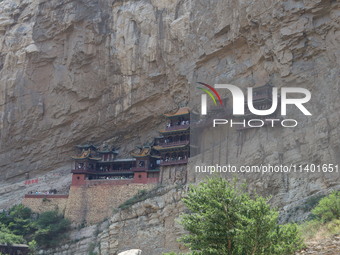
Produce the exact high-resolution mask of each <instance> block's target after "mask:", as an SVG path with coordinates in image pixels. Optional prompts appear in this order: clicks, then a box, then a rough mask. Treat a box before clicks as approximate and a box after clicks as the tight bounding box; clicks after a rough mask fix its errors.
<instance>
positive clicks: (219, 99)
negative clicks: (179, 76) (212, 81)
mask: <svg viewBox="0 0 340 255" xmlns="http://www.w3.org/2000/svg"><path fill="white" fill-rule="evenodd" d="M197 83H198V84H201V85H203V86H205V87H207V88H208V89H210V90H211V91H212V92H213V93H214V94H215V95H216V97H217V99H218V101H219V103H220V105H223V102H222V99H221V97H220V95H219V94H218V92H217V91H216V89H214V88H213V87H212V86H210V85H209V84H206V83H203V82H197ZM197 88H198V89H200V90H203V91H204V92H205V93H207V94H208V95H209V96H210V97H211V99H212V100H213V101H214V104H215V105H217V101H216V98H215V96H214V95H213V93H211V91H209V90H208V89H205V88H200V87H197Z"/></svg>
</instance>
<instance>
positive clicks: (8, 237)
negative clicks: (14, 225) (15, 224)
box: [0, 224, 25, 245]
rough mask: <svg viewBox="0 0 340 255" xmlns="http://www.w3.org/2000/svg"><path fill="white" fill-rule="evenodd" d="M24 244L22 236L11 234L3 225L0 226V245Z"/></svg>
mask: <svg viewBox="0 0 340 255" xmlns="http://www.w3.org/2000/svg"><path fill="white" fill-rule="evenodd" d="M20 243H25V240H24V238H23V237H22V236H20V235H16V234H13V233H12V232H11V230H10V229H8V228H7V227H6V226H5V225H3V224H0V244H7V245H8V244H20Z"/></svg>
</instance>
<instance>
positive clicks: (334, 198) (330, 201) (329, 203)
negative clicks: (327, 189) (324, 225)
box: [312, 191, 340, 222]
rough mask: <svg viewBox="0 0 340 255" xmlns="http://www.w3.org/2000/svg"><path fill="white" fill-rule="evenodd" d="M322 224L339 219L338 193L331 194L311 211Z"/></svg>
mask: <svg viewBox="0 0 340 255" xmlns="http://www.w3.org/2000/svg"><path fill="white" fill-rule="evenodd" d="M312 214H313V215H315V216H317V217H318V219H320V220H321V221H322V222H329V221H331V220H333V219H340V191H338V192H333V193H332V194H330V195H329V196H327V197H324V198H323V199H321V200H320V202H319V204H318V205H317V206H316V207H315V208H314V209H313V210H312Z"/></svg>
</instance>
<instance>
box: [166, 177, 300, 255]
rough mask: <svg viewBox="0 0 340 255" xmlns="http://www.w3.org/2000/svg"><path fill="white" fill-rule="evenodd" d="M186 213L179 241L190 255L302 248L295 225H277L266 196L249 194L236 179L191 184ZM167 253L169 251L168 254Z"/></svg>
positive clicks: (285, 252) (242, 254) (280, 251)
mask: <svg viewBox="0 0 340 255" xmlns="http://www.w3.org/2000/svg"><path fill="white" fill-rule="evenodd" d="M183 202H184V204H185V205H186V207H187V208H188V212H187V213H185V214H183V215H182V218H181V224H182V225H183V227H184V229H185V230H186V231H188V234H186V235H184V236H183V237H182V238H181V239H180V241H181V242H182V243H184V245H186V246H187V247H188V248H190V250H191V253H189V254H193V255H198V254H202V255H221V254H226V255H247V254H252V255H257V254H259V255H260V254H261V255H262V254H271V255H274V254H282V255H288V254H294V252H295V251H296V250H299V249H301V248H302V246H303V243H302V239H301V238H300V235H299V232H298V228H297V225H296V224H286V225H279V224H278V216H279V214H278V212H277V211H275V210H273V209H271V208H270V206H269V204H268V203H267V199H266V198H263V197H260V196H255V197H250V195H249V194H248V193H247V192H245V189H244V188H242V187H237V185H236V182H234V183H230V182H228V181H227V180H225V179H222V178H212V179H208V180H207V181H206V182H204V183H200V184H199V185H197V186H191V187H190V190H189V192H188V195H187V197H185V198H184V199H183ZM170 254H171V253H170Z"/></svg>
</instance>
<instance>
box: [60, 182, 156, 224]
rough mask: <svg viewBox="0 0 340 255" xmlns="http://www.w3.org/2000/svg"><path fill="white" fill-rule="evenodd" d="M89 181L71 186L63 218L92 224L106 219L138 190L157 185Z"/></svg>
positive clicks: (77, 222) (78, 222)
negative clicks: (81, 184)
mask: <svg viewBox="0 0 340 255" xmlns="http://www.w3.org/2000/svg"><path fill="white" fill-rule="evenodd" d="M100 182H101V181H99V180H98V181H91V183H90V182H88V184H86V185H83V186H71V188H70V193H69V198H68V200H67V205H66V210H65V217H66V218H68V219H70V220H71V221H72V222H74V223H76V224H82V223H83V224H87V225H89V224H94V223H98V222H101V221H103V220H105V219H108V218H109V217H111V216H112V213H113V210H114V209H115V208H118V206H119V205H121V204H122V203H124V202H125V201H126V200H128V199H129V198H131V197H133V196H134V195H135V194H137V193H138V191H139V190H143V189H151V188H153V187H155V186H156V185H157V184H155V183H153V184H136V183H133V184H124V185H112V183H110V182H109V181H105V180H103V181H102V182H103V183H100Z"/></svg>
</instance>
